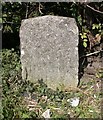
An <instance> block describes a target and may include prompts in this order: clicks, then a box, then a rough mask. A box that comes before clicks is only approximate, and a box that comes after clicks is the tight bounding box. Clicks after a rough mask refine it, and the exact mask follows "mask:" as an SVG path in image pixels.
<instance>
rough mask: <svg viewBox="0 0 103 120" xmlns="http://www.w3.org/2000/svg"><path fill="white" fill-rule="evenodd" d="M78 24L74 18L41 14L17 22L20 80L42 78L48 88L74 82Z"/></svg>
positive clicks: (76, 61) (76, 81)
mask: <svg viewBox="0 0 103 120" xmlns="http://www.w3.org/2000/svg"><path fill="white" fill-rule="evenodd" d="M78 39H79V38H78V27H77V25H76V22H75V19H74V18H68V17H60V16H50V15H47V16H42V17H36V18H30V19H25V20H23V21H22V23H21V28H20V42H21V63H22V77H23V79H27V80H31V81H34V82H36V81H38V79H39V80H40V79H43V81H44V83H46V84H47V85H48V87H50V88H52V89H55V88H56V87H60V86H64V87H65V88H68V87H69V86H73V87H76V86H77V84H78Z"/></svg>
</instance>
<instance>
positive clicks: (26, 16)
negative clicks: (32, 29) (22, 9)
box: [25, 3, 29, 19]
mask: <svg viewBox="0 0 103 120" xmlns="http://www.w3.org/2000/svg"><path fill="white" fill-rule="evenodd" d="M28 5H29V3H27V6H26V15H25V18H26V19H27V18H28V7H29V6H28Z"/></svg>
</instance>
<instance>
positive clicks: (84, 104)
mask: <svg viewBox="0 0 103 120" xmlns="http://www.w3.org/2000/svg"><path fill="white" fill-rule="evenodd" d="M2 65H3V67H2V87H3V91H2V92H3V95H2V106H3V119H4V120H12V119H14V118H43V113H44V112H45V111H46V110H48V109H50V113H49V114H50V118H61V119H62V118H99V119H100V118H101V104H100V101H101V98H102V93H101V91H100V89H98V86H99V85H100V82H98V83H96V84H95V81H94V80H92V81H89V82H88V83H86V84H85V83H81V85H80V86H79V88H75V89H74V88H73V89H72V88H69V89H68V90H66V91H64V90H60V89H57V90H56V91H53V90H51V89H50V88H48V87H47V85H46V84H45V83H43V81H42V80H39V81H38V82H37V83H35V84H34V83H31V82H30V81H26V80H22V79H21V67H20V66H21V65H20V60H19V55H18V53H16V52H15V51H14V50H13V49H12V50H7V49H6V50H5V49H4V50H3V51H2ZM99 87H100V86H99ZM96 90H99V91H98V92H97V91H96ZM75 98H77V99H78V100H79V103H78V104H77V105H76V106H75V105H74V106H73V105H72V104H71V102H70V100H71V99H75Z"/></svg>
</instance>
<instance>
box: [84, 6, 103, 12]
mask: <svg viewBox="0 0 103 120" xmlns="http://www.w3.org/2000/svg"><path fill="white" fill-rule="evenodd" d="M86 6H87V7H88V8H90V9H91V10H93V11H95V12H97V13H100V14H103V12H102V11H99V10H96V9H94V8H93V7H91V6H89V5H86Z"/></svg>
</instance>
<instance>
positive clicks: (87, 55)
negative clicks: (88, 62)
mask: <svg viewBox="0 0 103 120" xmlns="http://www.w3.org/2000/svg"><path fill="white" fill-rule="evenodd" d="M100 52H103V50H99V51H96V52H93V53H89V54H86V55H83V56H81V57H80V58H83V57H89V56H91V55H95V54H98V53H100Z"/></svg>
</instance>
